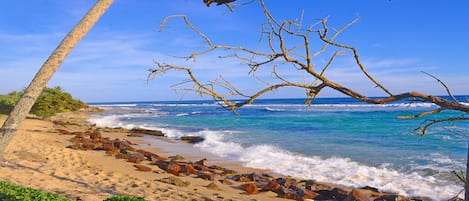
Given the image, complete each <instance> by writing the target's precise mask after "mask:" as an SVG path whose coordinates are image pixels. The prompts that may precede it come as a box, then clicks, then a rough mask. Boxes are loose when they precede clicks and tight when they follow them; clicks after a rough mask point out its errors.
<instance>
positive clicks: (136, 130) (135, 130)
mask: <svg viewBox="0 0 469 201" xmlns="http://www.w3.org/2000/svg"><path fill="white" fill-rule="evenodd" d="M130 133H141V134H145V135H153V136H164V133H163V132H162V131H159V130H149V129H144V128H133V129H131V130H130Z"/></svg>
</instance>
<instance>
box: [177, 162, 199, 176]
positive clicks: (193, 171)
mask: <svg viewBox="0 0 469 201" xmlns="http://www.w3.org/2000/svg"><path fill="white" fill-rule="evenodd" d="M181 172H183V173H186V174H198V171H197V170H196V169H195V168H194V167H193V166H192V165H189V164H185V165H182V169H181Z"/></svg>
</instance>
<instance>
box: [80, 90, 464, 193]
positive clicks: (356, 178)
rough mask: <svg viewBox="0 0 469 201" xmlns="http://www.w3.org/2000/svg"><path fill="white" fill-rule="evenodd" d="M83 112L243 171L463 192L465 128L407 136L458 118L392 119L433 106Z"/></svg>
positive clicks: (172, 106)
mask: <svg viewBox="0 0 469 201" xmlns="http://www.w3.org/2000/svg"><path fill="white" fill-rule="evenodd" d="M458 98H461V101H463V98H464V97H458ZM90 105H92V106H98V107H102V108H106V111H105V112H102V113H99V114H96V115H94V116H93V117H92V118H91V119H90V120H89V121H90V122H91V123H94V124H97V125H98V126H108V127H124V128H133V127H142V128H149V129H158V130H162V131H163V132H164V133H165V135H166V136H167V137H168V138H169V139H172V140H178V139H179V138H180V137H181V136H185V135H197V136H203V137H204V138H205V141H203V142H201V143H198V144H194V148H195V149H198V150H201V151H205V152H210V153H212V154H214V155H217V156H220V157H224V158H226V159H227V160H233V161H238V162H240V163H241V164H243V165H244V166H246V167H251V168H261V169H266V170H269V171H271V172H275V173H279V174H282V175H286V176H294V177H299V178H305V179H315V180H317V181H322V182H333V183H337V184H341V185H345V186H350V187H364V186H367V185H368V186H372V187H376V188H378V189H380V190H382V191H387V192H396V193H400V194H402V195H407V196H425V197H431V198H433V199H435V200H447V199H449V198H451V197H453V196H455V195H456V194H458V193H459V192H460V191H461V190H462V189H463V184H462V183H461V182H458V180H457V179H456V177H455V176H454V175H453V174H452V173H451V171H458V172H459V171H462V170H464V169H465V163H466V162H465V161H466V159H465V157H466V152H467V146H468V144H467V143H468V142H467V137H466V136H467V135H468V134H469V124H468V123H467V122H456V123H446V124H439V125H435V126H432V127H431V128H430V129H429V131H428V133H427V134H426V135H425V136H419V135H418V132H416V131H414V129H415V128H417V127H418V126H419V125H420V124H421V123H422V122H424V120H425V119H439V118H445V117H456V116H459V115H461V113H460V112H454V111H445V112H442V113H440V114H437V115H433V116H428V117H423V118H418V119H410V120H403V119H397V118H396V117H397V116H399V115H414V114H418V113H419V112H422V111H426V110H431V109H434V108H436V106H435V105H433V104H431V103H422V102H412V103H408V102H404V101H402V102H397V103H392V104H383V105H370V104H365V103H361V102H359V101H356V100H354V99H350V98H319V99H317V100H315V102H314V103H313V104H312V105H311V106H306V105H304V99H262V100H257V101H256V102H255V103H254V104H252V105H247V106H245V107H243V108H240V109H239V110H238V112H239V115H237V114H235V113H233V112H231V111H228V110H226V109H223V108H221V107H220V105H219V104H217V102H215V101H213V100H206V101H200V100H198V101H156V102H125V103H122V102H119V103H117V102H116V103H92V104H90Z"/></svg>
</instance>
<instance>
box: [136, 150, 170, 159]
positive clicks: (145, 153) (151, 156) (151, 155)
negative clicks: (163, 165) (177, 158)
mask: <svg viewBox="0 0 469 201" xmlns="http://www.w3.org/2000/svg"><path fill="white" fill-rule="evenodd" d="M136 152H138V153H141V154H143V156H145V157H146V158H147V160H149V161H158V160H168V159H167V158H165V157H161V156H159V155H158V154H155V153H152V152H149V151H145V150H142V149H138V150H137V151H136Z"/></svg>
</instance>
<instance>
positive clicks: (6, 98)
mask: <svg viewBox="0 0 469 201" xmlns="http://www.w3.org/2000/svg"><path fill="white" fill-rule="evenodd" d="M20 96H21V93H20V92H17V91H13V92H10V93H9V94H7V95H0V114H9V113H10V111H11V110H12V109H13V107H15V104H16V102H17V101H18V100H19V99H20Z"/></svg>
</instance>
